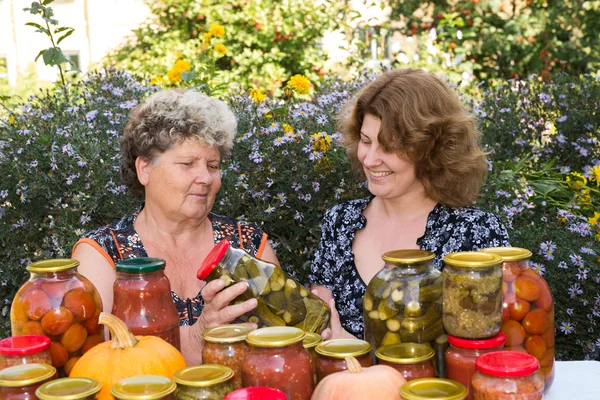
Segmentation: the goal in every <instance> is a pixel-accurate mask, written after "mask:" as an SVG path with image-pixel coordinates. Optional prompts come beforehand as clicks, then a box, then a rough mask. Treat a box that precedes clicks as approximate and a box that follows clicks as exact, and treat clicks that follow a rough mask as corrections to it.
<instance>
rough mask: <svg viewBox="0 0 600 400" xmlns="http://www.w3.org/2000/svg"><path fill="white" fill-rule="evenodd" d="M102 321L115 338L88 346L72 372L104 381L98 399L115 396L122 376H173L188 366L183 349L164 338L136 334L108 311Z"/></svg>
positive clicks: (100, 318) (72, 374) (110, 399)
mask: <svg viewBox="0 0 600 400" xmlns="http://www.w3.org/2000/svg"><path fill="white" fill-rule="evenodd" d="M98 323H100V324H104V325H106V326H107V327H108V329H109V330H110V334H111V337H112V340H110V341H108V342H103V343H100V344H98V345H96V346H94V347H92V348H91V349H90V350H88V351H87V352H86V353H85V354H84V355H82V356H81V358H80V359H79V360H78V361H77V363H75V365H74V366H73V369H72V370H71V374H70V375H69V376H70V377H85V378H93V379H96V380H97V381H98V382H100V383H102V390H101V391H100V393H99V394H98V400H112V399H113V396H112V395H111V394H110V389H111V388H112V386H113V385H114V384H115V383H117V382H118V381H120V380H121V379H124V378H129V377H131V376H138V375H161V376H166V377H168V378H173V374H174V373H175V372H177V371H178V370H180V369H182V368H185V367H186V364H185V360H184V359H183V356H182V355H181V353H180V352H179V351H178V350H177V349H176V348H175V347H173V346H172V345H170V344H169V343H167V342H166V341H164V340H163V339H161V338H159V337H156V336H134V335H133V334H132V333H131V331H130V330H129V329H128V328H127V325H125V323H124V322H123V321H121V320H120V319H119V318H117V317H115V316H114V315H111V314H107V313H100V316H99V319H98Z"/></svg>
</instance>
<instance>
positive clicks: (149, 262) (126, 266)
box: [115, 257, 165, 274]
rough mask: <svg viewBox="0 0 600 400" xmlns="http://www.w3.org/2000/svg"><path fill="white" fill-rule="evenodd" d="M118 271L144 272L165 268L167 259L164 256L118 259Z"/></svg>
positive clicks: (128, 272) (129, 272)
mask: <svg viewBox="0 0 600 400" xmlns="http://www.w3.org/2000/svg"><path fill="white" fill-rule="evenodd" d="M115 266H116V269H117V272H125V273H127V274H144V273H146V272H154V271H158V270H161V269H164V268H165V260H163V259H162V258H151V257H135V258H128V259H126V260H121V261H117V263H116V264H115Z"/></svg>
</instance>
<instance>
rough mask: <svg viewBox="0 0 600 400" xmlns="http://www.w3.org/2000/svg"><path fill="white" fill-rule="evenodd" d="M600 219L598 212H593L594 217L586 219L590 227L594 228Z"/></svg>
mask: <svg viewBox="0 0 600 400" xmlns="http://www.w3.org/2000/svg"><path fill="white" fill-rule="evenodd" d="M599 219H600V212H595V211H594V216H593V217H590V218H588V222H589V224H590V225H592V226H595V225H596V224H597V223H598V220H599Z"/></svg>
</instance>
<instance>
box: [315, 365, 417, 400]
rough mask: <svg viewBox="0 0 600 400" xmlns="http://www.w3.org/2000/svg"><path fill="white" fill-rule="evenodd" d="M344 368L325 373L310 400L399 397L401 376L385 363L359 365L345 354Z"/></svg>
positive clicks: (392, 398)
mask: <svg viewBox="0 0 600 400" xmlns="http://www.w3.org/2000/svg"><path fill="white" fill-rule="evenodd" d="M345 360H346V365H347V366H348V369H347V370H345V371H342V372H336V373H335V374H331V375H327V376H326V377H325V378H324V379H323V380H322V381H321V382H319V384H318V385H317V387H316V389H315V391H314V392H313V395H312V397H311V400H371V399H373V398H374V396H375V397H377V398H378V399H386V400H401V397H400V394H399V390H400V387H401V386H402V385H404V384H405V383H406V379H404V376H402V374H401V373H400V372H398V371H396V370H395V369H394V368H392V367H388V366H387V365H373V366H372V367H367V368H363V367H361V365H360V364H359V362H358V361H357V360H356V358H354V357H346V358H345Z"/></svg>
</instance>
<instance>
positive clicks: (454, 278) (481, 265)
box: [443, 251, 502, 339]
mask: <svg viewBox="0 0 600 400" xmlns="http://www.w3.org/2000/svg"><path fill="white" fill-rule="evenodd" d="M501 263H502V258H501V257H500V256H497V255H495V254H490V253H481V252H468V251H465V252H460V253H451V254H448V255H446V256H445V257H444V264H445V267H444V273H443V275H444V328H446V332H448V334H449V335H452V336H456V337H460V338H463V339H484V338H489V337H492V336H494V335H496V334H497V333H498V332H499V331H500V326H501V325H502V270H501V269H500V264H501Z"/></svg>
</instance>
